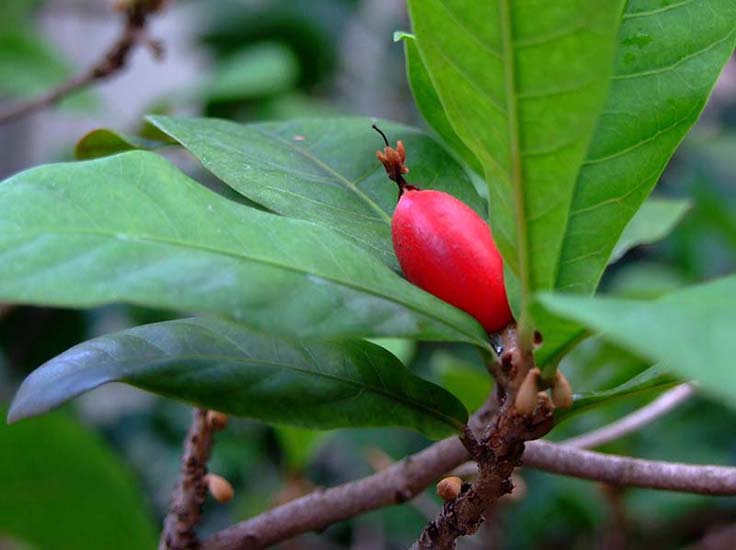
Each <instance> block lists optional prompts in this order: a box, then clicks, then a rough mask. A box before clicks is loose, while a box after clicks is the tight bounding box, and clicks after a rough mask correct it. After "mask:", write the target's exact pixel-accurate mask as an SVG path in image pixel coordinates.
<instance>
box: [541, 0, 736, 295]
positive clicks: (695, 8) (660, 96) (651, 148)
mask: <svg viewBox="0 0 736 550" xmlns="http://www.w3.org/2000/svg"><path fill="white" fill-rule="evenodd" d="M735 42H736V2H734V1H733V0H701V1H699V2H692V1H682V0H668V1H667V2H661V1H659V0H656V1H653V0H636V1H634V0H631V1H629V2H628V5H627V7H626V13H625V14H624V17H623V21H622V24H621V29H620V31H619V35H618V49H617V52H616V61H615V69H614V75H613V77H612V78H611V84H610V90H609V92H608V99H607V101H606V105H605V107H604V109H603V111H602V113H601V115H600V118H599V121H598V126H597V128H596V132H595V135H594V137H593V140H592V142H591V146H590V150H589V151H588V155H587V159H586V161H585V163H584V165H583V167H582V169H581V171H580V174H579V176H578V181H577V185H576V187H575V194H574V197H573V202H572V210H571V212H570V221H569V223H568V225H567V231H566V234H565V239H564V246H563V248H562V255H561V259H560V265H559V272H558V273H557V280H556V284H555V286H556V288H560V289H564V290H574V291H577V292H584V293H590V292H593V290H595V287H596V286H597V284H598V281H599V279H600V276H601V274H602V273H603V270H604V269H605V266H606V264H607V263H608V259H609V257H610V254H611V251H612V250H613V248H614V246H615V244H616V242H617V241H618V239H619V236H620V235H621V232H622V231H623V230H624V227H626V225H627V223H628V222H629V220H631V218H632V217H633V216H634V214H635V213H636V211H637V210H638V208H639V207H640V206H641V204H642V202H643V201H644V199H645V198H646V197H647V195H649V193H650V191H651V190H652V188H653V187H654V184H655V183H656V182H657V180H658V179H659V176H660V174H661V173H662V170H663V169H664V167H665V165H666V164H667V161H668V160H669V158H670V156H671V155H672V153H673V151H674V150H675V147H676V146H677V145H678V144H679V143H680V141H681V140H682V138H683V136H684V135H685V133H686V132H687V130H688V129H689V128H690V127H691V126H692V125H693V124H694V123H695V121H696V120H697V118H698V116H699V114H700V112H701V110H702V109H703V106H704V105H705V101H706V99H707V98H708V95H709V94H710V91H711V89H712V87H713V85H714V84H715V82H716V79H717V78H718V74H719V73H720V71H721V69H722V67H723V65H724V64H725V63H726V61H727V60H728V58H729V56H730V55H731V52H732V51H733V48H734V43H735Z"/></svg>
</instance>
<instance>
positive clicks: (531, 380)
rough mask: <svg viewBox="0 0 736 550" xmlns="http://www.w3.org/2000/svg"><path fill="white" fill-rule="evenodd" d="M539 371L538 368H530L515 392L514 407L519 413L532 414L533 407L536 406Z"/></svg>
mask: <svg viewBox="0 0 736 550" xmlns="http://www.w3.org/2000/svg"><path fill="white" fill-rule="evenodd" d="M540 375H541V372H540V370H539V369H538V368H536V367H535V368H533V369H531V370H530V371H529V372H528V373H527V374H526V378H524V381H523V382H522V383H521V386H519V391H518V392H517V393H516V400H515V401H514V407H515V408H516V410H517V411H518V412H519V414H524V415H526V414H532V413H533V412H534V409H536V408H537V399H538V398H539V396H538V395H537V392H538V391H539V377H540Z"/></svg>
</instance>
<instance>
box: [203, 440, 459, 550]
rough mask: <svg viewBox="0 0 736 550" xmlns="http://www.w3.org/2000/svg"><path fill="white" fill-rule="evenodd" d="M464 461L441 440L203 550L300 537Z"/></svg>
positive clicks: (398, 499)
mask: <svg viewBox="0 0 736 550" xmlns="http://www.w3.org/2000/svg"><path fill="white" fill-rule="evenodd" d="M467 459H468V453H467V451H466V450H465V448H464V447H463V446H462V444H461V443H460V440H459V439H458V438H456V437H453V438H449V439H445V440H442V441H440V442H438V443H435V444H434V445H431V446H430V447H427V448H426V449H424V450H423V451H421V452H419V453H417V454H414V455H412V456H410V457H408V458H405V459H404V460H402V461H400V462H396V463H394V464H393V465H391V466H389V467H388V468H386V469H385V470H381V471H380V472H378V473H375V474H373V475H372V476H368V477H366V478H363V479H360V480H358V481H353V482H350V483H345V484H343V485H338V486H337V487H333V488H331V489H327V490H317V491H314V492H312V493H310V494H308V495H306V496H304V497H301V498H298V499H296V500H292V501H291V502H287V503H286V504H283V505H281V506H278V507H276V508H273V509H271V510H269V511H268V512H264V513H263V514H261V515H259V516H256V517H254V518H252V519H249V520H247V521H243V522H241V523H238V524H235V525H233V526H231V527H228V528H227V529H225V530H223V531H220V532H219V533H217V534H215V535H214V536H213V537H211V538H209V539H207V540H205V541H204V543H203V546H202V547H203V548H204V549H205V550H213V549H231V550H235V549H241V548H242V549H246V548H247V549H253V548H263V547H266V546H270V545H272V544H276V543H277V542H281V541H283V540H286V539H289V538H291V537H294V536H296V535H299V534H301V533H306V532H309V531H320V530H322V529H325V528H326V527H328V526H329V525H332V524H333V523H336V522H338V521H342V520H346V519H349V518H352V517H354V516H357V515H359V514H362V513H363V512H367V511H369V510H375V509H377V508H383V507H385V506H391V505H393V504H401V503H403V502H406V501H407V500H410V499H412V498H414V496H416V495H417V494H418V493H420V492H421V491H423V490H424V489H425V488H426V487H427V486H428V485H430V484H432V483H434V482H435V481H436V480H437V478H439V477H440V476H441V475H442V474H444V473H445V472H448V471H450V470H452V469H453V468H454V467H456V466H458V465H459V464H461V463H462V462H464V461H465V460H467Z"/></svg>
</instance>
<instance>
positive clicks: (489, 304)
mask: <svg viewBox="0 0 736 550" xmlns="http://www.w3.org/2000/svg"><path fill="white" fill-rule="evenodd" d="M373 128H374V129H375V130H377V131H378V132H379V133H380V134H381V136H383V139H384V141H385V142H386V147H385V148H384V150H383V151H378V152H377V153H376V156H377V157H378V160H380V161H381V163H382V164H383V166H384V168H385V169H386V173H387V174H388V177H389V178H390V179H392V180H393V181H395V182H396V183H397V185H398V186H399V202H398V204H397V205H396V210H395V211H394V215H393V218H392V219H391V236H392V240H393V245H394V251H395V253H396V257H397V258H398V260H399V265H400V266H401V270H402V271H403V272H404V275H405V276H406V278H407V279H408V280H409V281H410V282H411V283H413V284H415V285H417V286H418V287H420V288H422V289H424V290H426V291H427V292H429V293H430V294H433V295H435V296H437V297H438V298H440V299H442V300H444V301H445V302H448V303H450V304H452V305H454V306H455V307H457V308H459V309H462V310H463V311H465V312H466V313H468V314H470V315H472V316H473V317H475V318H476V319H477V320H478V321H479V322H480V324H481V325H483V328H485V330H486V331H487V332H488V333H492V332H498V331H500V330H501V329H503V328H504V327H505V326H506V325H508V324H509V323H510V322H511V320H512V316H511V310H510V308H509V304H508V300H507V298H506V288H505V286H504V279H503V259H502V257H501V254H500V253H499V251H498V248H496V243H495V242H494V240H493V235H492V234H491V229H490V227H488V224H486V222H485V221H484V220H483V218H481V217H480V216H479V215H478V214H477V213H476V212H475V211H474V210H473V209H472V208H470V207H469V206H468V205H466V204H465V203H463V202H462V201H460V200H458V199H456V198H455V197H453V196H452V195H449V194H447V193H443V192H442V191H434V190H420V189H418V188H417V187H414V186H412V185H409V184H408V183H407V182H406V180H404V177H403V174H406V173H407V172H408V171H409V169H408V168H407V167H406V165H405V162H406V151H405V149H404V144H403V143H402V142H401V141H399V142H397V144H396V148H395V149H394V148H392V147H390V146H389V145H388V140H387V139H386V136H385V135H384V134H383V132H381V131H380V130H379V129H378V128H377V127H376V126H373Z"/></svg>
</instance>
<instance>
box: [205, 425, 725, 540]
mask: <svg viewBox="0 0 736 550" xmlns="http://www.w3.org/2000/svg"><path fill="white" fill-rule="evenodd" d="M468 458H469V457H468V453H467V451H466V450H465V449H464V448H463V446H462V444H461V443H460V441H459V440H458V439H457V438H450V439H445V440H443V441H440V442H438V443H435V444H434V445H431V446H430V447H427V448H426V449H424V450H423V451H421V452H420V453H417V454H415V455H411V456H409V457H407V458H405V459H404V460H402V461H400V462H397V463H395V464H393V465H392V466H390V467H388V468H387V469H385V470H382V471H381V472H379V473H376V474H374V475H372V476H370V477H366V478H363V479H361V480H358V481H353V482H349V483H345V484H343V485H339V486H337V487H333V488H331V489H327V490H325V491H315V492H314V493H311V494H309V495H306V496H304V497H301V498H299V499H296V500H293V501H291V502H288V503H286V504H284V505H282V506H278V507H276V508H273V509H271V510H269V511H268V512H265V513H263V514H261V515H259V516H256V517H254V518H252V519H249V520H246V521H243V522H241V523H238V524H236V525H233V526H231V527H228V528H227V529H225V530H223V531H220V532H219V533H217V534H216V535H214V536H213V537H211V538H209V539H207V540H205V541H204V545H203V548H205V550H220V549H238V548H248V549H252V548H262V547H265V546H269V545H272V544H276V543H278V542H281V541H283V540H286V539H289V538H291V537H294V536H296V535H299V534H301V533H306V532H309V531H321V530H323V529H325V528H327V527H328V526H330V525H332V524H333V523H337V522H339V521H343V520H346V519H349V518H351V517H354V516H357V515H360V514H362V513H364V512H368V511H370V510H375V509H377V508H382V507H385V506H390V505H393V504H401V503H402V502H404V501H406V500H408V499H410V498H413V496H414V495H416V494H418V493H419V492H421V491H422V490H424V489H425V488H426V487H427V486H429V485H430V484H432V483H434V482H436V481H437V479H439V478H440V477H442V476H443V475H444V474H445V473H446V472H449V471H450V470H452V469H453V468H455V467H456V466H458V465H459V464H461V463H463V462H464V461H466V460H467V459H468ZM588 462H589V463H590V464H591V466H590V467H587V463H588ZM524 465H525V466H527V467H531V468H537V469H540V470H545V471H548V472H553V473H558V474H563V475H568V476H573V477H580V478H583V479H589V480H594V481H605V482H608V483H612V484H616V485H629V486H633V487H642V488H649V489H662V490H667V491H682V492H688V493H698V494H707V495H722V496H733V495H736V468H731V467H725V466H696V465H690V464H675V463H670V462H655V461H649V460H639V459H635V458H628V457H619V456H613V455H606V454H602V453H596V452H593V451H583V450H579V449H573V448H568V447H565V446H563V445H559V444H554V443H546V442H543V441H531V442H529V443H527V444H526V451H525V453H524Z"/></svg>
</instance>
